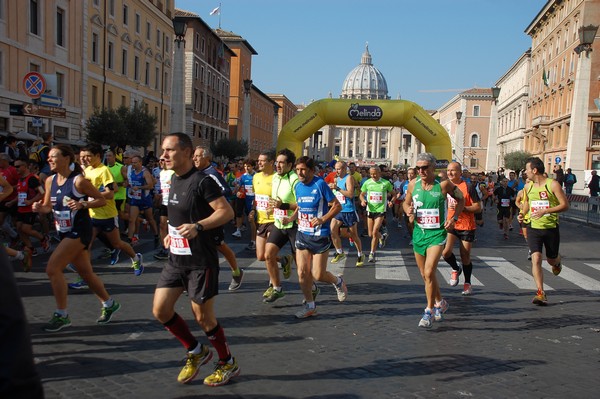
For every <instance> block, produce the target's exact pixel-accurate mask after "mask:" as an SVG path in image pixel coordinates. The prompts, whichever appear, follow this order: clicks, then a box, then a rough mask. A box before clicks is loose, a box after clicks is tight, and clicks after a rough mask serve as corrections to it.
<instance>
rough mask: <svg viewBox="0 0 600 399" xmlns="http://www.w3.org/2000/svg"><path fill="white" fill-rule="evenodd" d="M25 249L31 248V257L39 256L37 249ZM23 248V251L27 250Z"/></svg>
mask: <svg viewBox="0 0 600 399" xmlns="http://www.w3.org/2000/svg"><path fill="white" fill-rule="evenodd" d="M25 248H29V251H31V256H38V251H37V249H35V248H32V247H25ZM25 248H23V249H25Z"/></svg>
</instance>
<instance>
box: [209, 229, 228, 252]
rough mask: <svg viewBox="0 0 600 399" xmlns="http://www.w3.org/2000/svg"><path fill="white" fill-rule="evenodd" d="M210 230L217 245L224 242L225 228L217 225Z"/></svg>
mask: <svg viewBox="0 0 600 399" xmlns="http://www.w3.org/2000/svg"><path fill="white" fill-rule="evenodd" d="M211 232H212V233H213V236H212V238H213V241H214V243H215V245H216V246H217V247H218V246H219V245H222V244H225V229H224V228H223V226H221V227H217V228H216V229H213V230H211Z"/></svg>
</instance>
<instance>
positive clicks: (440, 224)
mask: <svg viewBox="0 0 600 399" xmlns="http://www.w3.org/2000/svg"><path fill="white" fill-rule="evenodd" d="M412 199H413V204H414V208H415V223H416V226H418V227H420V228H421V229H423V230H429V231H439V230H444V221H445V220H446V215H445V208H446V206H445V204H446V196H444V194H443V193H442V186H441V185H440V182H439V181H438V180H437V179H436V180H434V183H433V187H432V188H431V190H429V191H427V190H424V189H423V187H422V186H421V178H420V177H419V178H417V181H416V182H415V187H414V189H413V192H412Z"/></svg>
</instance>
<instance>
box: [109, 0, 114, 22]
mask: <svg viewBox="0 0 600 399" xmlns="http://www.w3.org/2000/svg"><path fill="white" fill-rule="evenodd" d="M108 15H110V16H111V17H113V18H114V17H115V0H108Z"/></svg>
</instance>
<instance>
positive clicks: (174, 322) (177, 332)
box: [163, 313, 198, 351]
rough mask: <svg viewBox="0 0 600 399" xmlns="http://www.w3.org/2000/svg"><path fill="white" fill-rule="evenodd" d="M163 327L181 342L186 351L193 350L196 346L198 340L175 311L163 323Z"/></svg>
mask: <svg viewBox="0 0 600 399" xmlns="http://www.w3.org/2000/svg"><path fill="white" fill-rule="evenodd" d="M163 325H164V326H165V328H166V329H167V330H168V331H169V332H170V333H171V334H173V335H174V336H175V338H177V339H178V340H179V342H181V344H182V345H183V346H184V347H186V348H187V350H188V351H192V350H194V348H195V347H196V346H198V340H197V339H196V338H194V336H193V335H192V332H191V331H190V328H189V327H188V325H187V323H186V322H185V320H183V319H182V318H181V316H179V315H178V314H177V313H175V315H174V316H173V317H172V318H171V320H169V321H167V322H166V323H165V324H163Z"/></svg>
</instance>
